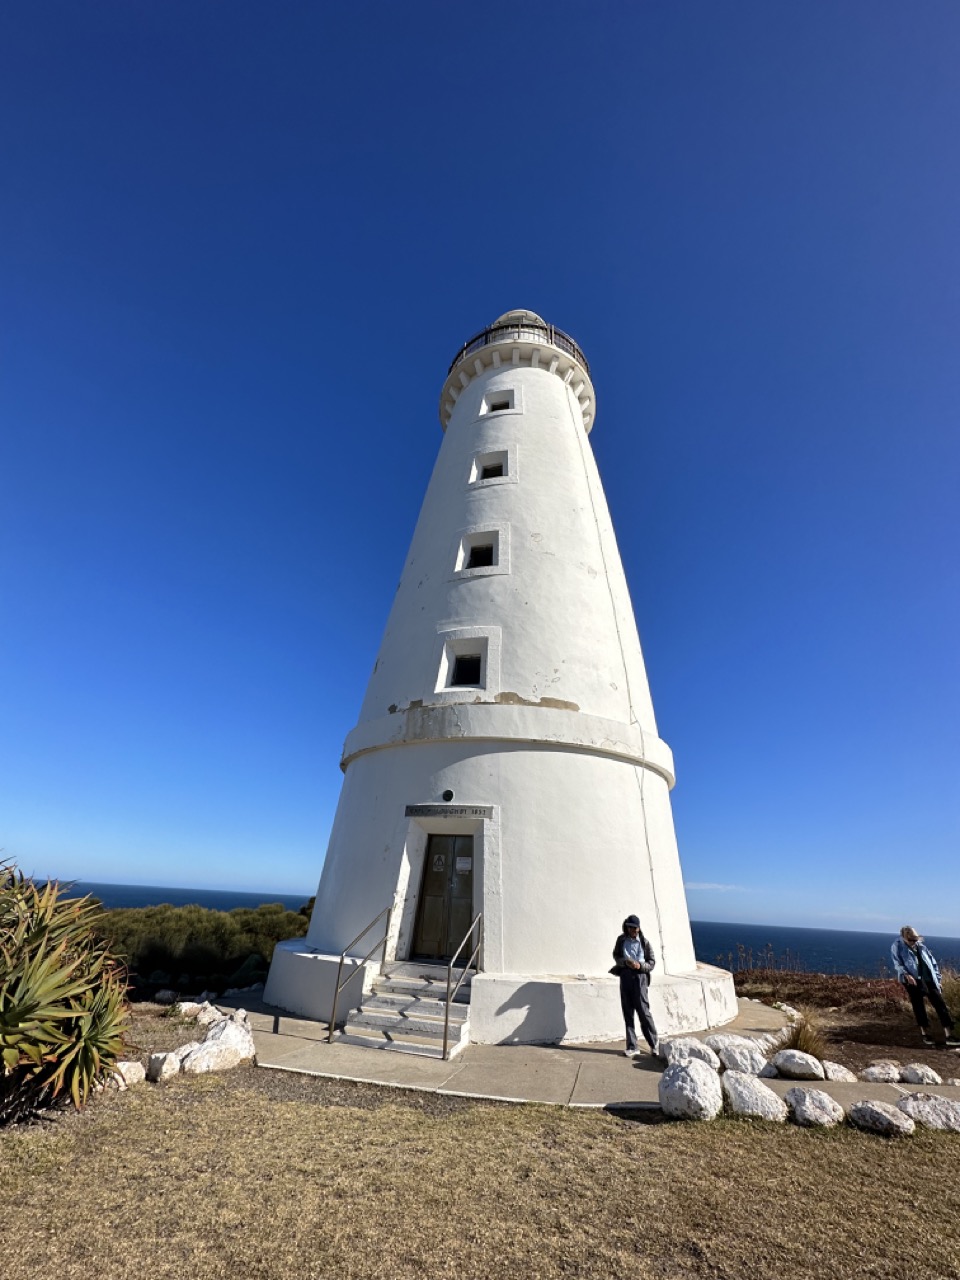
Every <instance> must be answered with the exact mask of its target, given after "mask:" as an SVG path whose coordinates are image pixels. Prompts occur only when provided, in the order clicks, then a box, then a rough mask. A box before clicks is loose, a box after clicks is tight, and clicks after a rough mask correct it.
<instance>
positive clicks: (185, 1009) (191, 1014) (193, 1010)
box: [174, 1000, 204, 1021]
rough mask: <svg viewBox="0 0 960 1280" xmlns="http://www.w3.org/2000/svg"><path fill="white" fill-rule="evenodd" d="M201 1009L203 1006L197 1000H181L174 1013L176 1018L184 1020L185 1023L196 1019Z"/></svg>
mask: <svg viewBox="0 0 960 1280" xmlns="http://www.w3.org/2000/svg"><path fill="white" fill-rule="evenodd" d="M202 1008H204V1005H203V1003H202V1002H201V1001H199V1000H181V1001H180V1003H179V1004H178V1005H177V1006H176V1008H175V1009H174V1013H176V1015H177V1017H178V1018H184V1019H186V1020H187V1021H190V1020H192V1019H193V1018H196V1017H197V1015H198V1014H199V1012H200V1010H201V1009H202Z"/></svg>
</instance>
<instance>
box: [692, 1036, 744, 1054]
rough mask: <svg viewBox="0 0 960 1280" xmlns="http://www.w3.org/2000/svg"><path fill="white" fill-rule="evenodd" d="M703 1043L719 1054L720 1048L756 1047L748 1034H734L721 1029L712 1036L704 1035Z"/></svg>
mask: <svg viewBox="0 0 960 1280" xmlns="http://www.w3.org/2000/svg"><path fill="white" fill-rule="evenodd" d="M703 1043H704V1044H705V1045H707V1046H708V1047H709V1048H711V1049H712V1050H713V1052H714V1053H716V1054H719V1053H720V1050H721V1049H727V1048H734V1047H736V1048H739V1049H756V1048H757V1042H756V1040H754V1039H752V1038H751V1037H750V1036H735V1035H733V1034H732V1032H727V1031H721V1032H718V1033H717V1034H716V1035H713V1036H705V1037H704V1040H703Z"/></svg>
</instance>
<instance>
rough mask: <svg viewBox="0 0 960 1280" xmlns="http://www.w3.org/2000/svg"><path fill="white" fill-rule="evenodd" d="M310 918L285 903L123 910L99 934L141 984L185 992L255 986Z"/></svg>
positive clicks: (107, 917)
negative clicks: (281, 948) (284, 943)
mask: <svg viewBox="0 0 960 1280" xmlns="http://www.w3.org/2000/svg"><path fill="white" fill-rule="evenodd" d="M308 926H309V920H308V918H307V917H306V916H305V915H303V914H302V913H301V912H298V911H288V910H287V909H286V908H285V907H284V906H283V904H282V903H279V902H268V903H263V904H262V905H261V906H259V907H256V908H251V907H236V908H235V909H234V910H233V911H212V910H210V909H208V908H206V907H199V906H186V907H172V906H170V905H168V904H164V905H162V906H157V907H120V908H116V909H115V910H113V911H107V912H106V913H105V914H104V916H103V917H102V919H101V921H100V924H99V926H98V927H99V929H100V931H101V933H102V936H103V937H104V939H105V940H106V941H108V942H109V944H110V946H111V947H112V949H113V950H114V951H115V952H116V953H117V954H118V955H120V956H122V957H123V958H124V960H125V961H126V963H127V965H128V967H129V968H130V970H131V972H132V973H135V974H137V975H139V976H140V979H141V982H143V983H149V984H152V985H153V986H157V985H161V986H169V985H173V986H176V987H178V988H180V989H185V988H189V987H197V988H198V989H200V988H202V987H209V988H211V989H213V990H218V991H219V990H223V989H224V987H244V986H251V985H253V983H255V982H259V981H261V980H262V979H263V978H264V977H265V976H266V972H267V968H268V966H269V964H270V960H271V959H272V957H273V948H274V947H275V946H276V944H277V943H278V942H280V941H282V940H283V939H284V938H302V937H303V936H304V935H305V934H306V932H307V928H308Z"/></svg>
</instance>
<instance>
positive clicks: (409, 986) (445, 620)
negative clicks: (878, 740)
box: [265, 311, 736, 1047]
mask: <svg viewBox="0 0 960 1280" xmlns="http://www.w3.org/2000/svg"><path fill="white" fill-rule="evenodd" d="M595 410H596V401H595V396H594V389H593V385H592V383H591V380H590V370H589V366H588V364H587V361H586V359H585V357H584V355H583V353H582V352H581V350H580V348H579V347H578V346H577V344H576V343H575V342H574V341H573V340H572V339H571V338H570V337H568V336H567V335H566V334H564V333H562V332H561V331H560V330H558V329H556V328H554V327H553V326H552V325H549V324H547V323H545V322H544V321H543V320H542V319H541V318H540V317H539V316H537V315H535V314H533V312H530V311H510V312H507V314H506V315H503V316H501V317H500V319H498V320H496V321H495V322H494V323H493V324H492V325H490V327H489V328H487V329H485V330H484V331H483V332H482V333H480V334H478V335H477V336H476V337H475V338H473V339H471V340H470V341H469V342H468V343H466V345H465V346H464V347H463V348H462V349H461V351H460V352H459V353H458V355H457V357H456V359H455V360H454V362H453V364H452V366H451V368H450V371H449V373H448V375H447V378H446V381H445V382H444V386H443V391H442V394H441V397H440V419H441V423H442V425H443V428H444V433H445V434H444V438H443V443H442V445H441V448H440V452H439V454H438V457H437V461H436V465H435V467H434V470H433V475H432V477H431V479H430V484H429V486H428V489H427V493H426V497H425V498H424V501H423V507H422V509H421V512H420V518H419V520H418V522H417V527H416V531H415V532H414V535H413V542H412V545H411V547H410V551H409V554H408V556H407V560H406V564H405V566H404V569H403V576H402V578H401V581H400V586H399V589H398V591H397V594H396V598H395V600H394V602H393V607H392V609H391V612H390V617H389V620H388V622H387V627H386V632H385V634H384V637H383V642H382V644H381V646H380V652H379V655H378V657H377V661H376V665H375V666H374V669H373V674H372V676H371V678H370V683H369V685H368V686H367V693H366V697H365V699H364V702H363V706H362V708H361V711H360V718H359V721H358V723H357V725H356V727H355V728H354V729H353V731H352V732H351V733H350V734H349V736H348V737H347V740H346V744H345V746H344V751H343V760H342V766H341V767H342V768H343V771H344V782H343V790H342V793H341V796H340V803H339V806H338V808H337V814H336V819H335V821H334V825H333V830H332V833H331V836H330V844H329V847H328V850H327V856H326V861H325V863H324V867H323V874H322V877H321V880H320V886H319V889H318V891H317V900H316V906H315V909H314V912H313V918H312V922H311V925H310V931H309V933H308V935H307V937H306V939H296V940H291V941H290V942H286V943H282V944H280V945H279V946H278V947H277V949H276V952H275V954H274V959H273V963H272V966H271V971H270V977H269V981H268V983H267V988H266V991H265V999H266V1000H267V1001H268V1003H271V1004H274V1005H278V1006H280V1007H281V1008H286V1009H289V1010H291V1011H293V1012H296V1013H299V1014H301V1015H304V1016H307V1017H315V1018H320V1019H323V1020H327V1019H329V1018H330V1015H331V1008H332V1004H333V992H334V988H335V986H336V975H337V972H338V969H339V968H340V960H341V953H342V952H344V951H346V952H347V958H346V961H345V967H344V968H343V970H342V972H343V975H344V976H347V975H349V974H350V973H351V972H352V971H353V970H354V969H362V970H363V972H362V973H360V972H355V973H354V976H353V977H352V978H351V980H350V981H349V982H348V983H347V985H346V987H345V988H344V990H343V991H342V993H341V995H340V997H339V1006H338V1007H339V1012H338V1019H337V1020H338V1022H339V1021H340V1020H341V1018H342V1017H343V1016H347V1015H349V1025H348V1027H347V1031H348V1032H349V1033H351V1034H356V1035H357V1036H361V1037H366V1039H368V1040H369V1041H370V1042H371V1043H383V1044H385V1045H386V1044H389V1045H392V1046H394V1047H396V1046H397V1045H399V1044H401V1043H404V1034H403V1033H404V1030H405V1029H407V1030H409V1031H410V1033H411V1034H410V1035H408V1036H407V1040H409V1042H410V1046H411V1047H416V1046H417V1045H421V1046H425V1045H428V1044H429V1042H430V1037H431V1025H432V1024H431V1017H438V1016H439V1013H440V1006H439V1004H437V1003H436V1002H434V1003H433V1004H431V1003H430V999H429V998H427V999H423V998H421V999H415V998H414V997H415V994H416V993H414V992H413V984H415V983H417V982H420V983H429V982H430V980H431V978H432V977H440V976H442V977H443V978H444V979H445V976H446V966H447V964H448V962H449V960H450V958H451V957H452V956H453V955H454V953H455V951H456V950H457V948H458V947H459V946H460V944H461V943H462V942H464V941H465V939H466V938H467V935H468V931H469V930H470V926H471V924H472V923H473V922H474V921H476V925H475V928H474V932H473V934H472V935H471V936H470V939H469V941H468V942H467V943H466V945H465V947H464V949H463V951H462V953H461V955H462V956H463V957H468V956H469V955H470V954H471V952H472V951H473V949H474V946H475V945H476V944H477V943H478V942H479V956H478V959H477V973H476V975H475V976H474V977H473V981H472V984H470V987H469V992H470V994H469V1013H467V1009H466V1007H465V1006H463V1005H461V1006H460V1007H458V1008H457V1009H456V1011H455V1015H456V1016H455V1019H454V1020H455V1022H456V1025H457V1035H458V1041H457V1042H458V1043H462V1042H464V1041H465V1040H466V1038H467V1036H468V1035H469V1038H470V1039H471V1040H474V1041H479V1042H485V1043H501V1042H517V1043H522V1042H530V1043H535V1042H541V1043H542V1042H560V1041H564V1040H566V1041H576V1040H602V1039H613V1038H620V1037H621V1036H622V1032H623V1024H622V1018H621V1015H620V1008H619V986H618V983H617V980H616V979H615V978H612V977H610V976H609V974H608V970H609V968H610V965H611V949H612V946H613V942H614V940H615V938H616V936H617V934H618V933H619V930H620V923H621V921H622V920H623V918H624V916H626V915H628V914H629V913H631V912H636V913H637V914H638V915H639V916H640V918H641V921H642V925H643V929H644V932H645V933H646V934H647V936H648V937H649V938H650V940H651V941H652V943H653V946H654V948H655V951H656V956H657V968H656V971H655V973H654V976H653V980H652V985H651V992H650V998H651V1004H652V1007H653V1013H654V1016H655V1018H656V1021H657V1024H658V1027H659V1029H660V1030H661V1032H675V1031H679V1030H693V1029H697V1028H702V1027H706V1026H715V1025H718V1024H720V1023H723V1022H726V1021H728V1020H729V1019H731V1018H732V1017H734V1016H735V1014H736V997H735V995H734V991H733V982H732V978H731V976H730V975H729V974H728V973H725V972H724V971H722V970H719V969H715V968H713V967H711V966H707V965H701V964H698V963H697V961H696V959H695V957H694V951H693V944H692V940H691V936H690V925H689V920H688V917H687V908H686V901H685V897H684V890H683V882H682V878H681V872H680V862H679V857H678V853H677V845H676V839H675V835H674V828H673V818H672V814H671V808H670V788H671V787H672V786H673V783H674V773H673V758H672V755H671V752H670V749H669V747H667V745H666V743H664V742H663V741H662V740H661V739H660V737H659V735H658V733H657V725H656V721H655V718H654V713H653V704H652V702H651V699H650V690H649V687H648V684H647V676H646V671H645V669H644V663H643V657H642V654H641V651H640V642H639V639H638V636H637V628H636V624H635V622H634V617H633V610H632V607H631V604H630V597H629V593H628V591H627V585H626V580H625V578H624V573H623V568H622V565H621V562H620V554H619V551H618V549H617V543H616V539H615V537H614V532H613V528H612V525H611V522H610V514H609V512H608V510H607V504H606V500H605V498H604V494H603V488H602V485H601V483H600V477H599V474H598V472H597V467H596V463H595V461H594V457H593V452H592V450H591V448H590V442H589V439H588V436H589V433H590V430H591V428H592V426H593V424H594V419H595ZM381 912H382V913H384V914H383V915H382V917H381V919H380V920H379V922H377V923H373V924H372V923H371V922H373V921H374V919H375V917H377V915H378V913H381ZM388 919H389V926H388V933H387V937H386V942H385V944H384V947H383V948H381V949H380V950H378V951H376V952H375V955H374V957H373V958H372V959H369V960H366V961H364V959H363V958H364V957H365V956H366V955H367V953H368V952H369V951H370V949H371V947H372V946H374V944H375V943H376V942H377V941H378V939H379V938H380V937H381V936H382V935H383V931H384V929H385V927H387V926H386V921H387V920H388ZM368 926H370V927H369V928H368V929H367V927H368ZM364 929H367V932H366V933H365V934H363V936H361V937H360V938H359V939H357V935H358V934H361V931H363V930H364ZM405 984H406V985H405ZM443 985H445V984H440V985H436V986H433V987H432V988H430V991H428V992H427V997H429V996H430V995H431V994H436V993H437V992H440V993H441V994H442V991H441V986H443ZM467 990H468V988H466V987H465V988H464V989H463V992H462V993H461V997H460V998H461V1000H463V998H464V994H465V993H466V991H467ZM423 995H424V993H423V992H420V996H421V997H423ZM408 997H409V999H408ZM431 1010H432V1013H431ZM461 1024H462V1027H461Z"/></svg>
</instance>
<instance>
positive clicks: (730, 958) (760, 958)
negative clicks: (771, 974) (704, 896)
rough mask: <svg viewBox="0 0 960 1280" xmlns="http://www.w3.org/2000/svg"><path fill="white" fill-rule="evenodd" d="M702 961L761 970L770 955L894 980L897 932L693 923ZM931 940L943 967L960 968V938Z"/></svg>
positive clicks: (798, 964) (788, 963)
mask: <svg viewBox="0 0 960 1280" xmlns="http://www.w3.org/2000/svg"><path fill="white" fill-rule="evenodd" d="M690 928H691V929H692V931H693V945H694V949H695V951H696V953H697V959H698V960H701V961H703V962H704V963H705V964H716V965H720V966H721V968H724V969H746V968H753V969H756V968H762V967H764V966H765V964H766V963H767V959H766V958H767V957H769V958H770V960H772V963H773V966H774V967H775V968H778V969H800V970H803V971H805V972H807V973H847V974H850V975H851V976H853V977H857V978H880V977H891V976H892V973H893V965H892V964H891V961H890V946H891V944H892V943H893V940H894V938H895V937H896V936H897V933H898V930H897V929H891V930H889V931H888V932H886V933H859V932H854V931H853V930H850V929H798V928H787V927H786V926H784V925H769V924H721V923H719V922H717V921H710V920H691V921H690ZM925 937H926V942H927V945H928V946H929V948H930V950H931V951H932V952H933V954H934V955H935V956H936V957H937V959H938V960H939V961H940V963H941V965H943V964H950V965H952V967H953V968H957V969H960V938H937V937H934V936H933V935H932V934H926V935H925Z"/></svg>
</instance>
